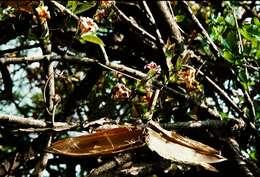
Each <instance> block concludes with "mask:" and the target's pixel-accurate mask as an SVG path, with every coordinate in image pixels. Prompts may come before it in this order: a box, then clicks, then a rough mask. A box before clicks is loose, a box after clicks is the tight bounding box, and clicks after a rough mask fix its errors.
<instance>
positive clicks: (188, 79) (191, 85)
mask: <svg viewBox="0 0 260 177" xmlns="http://www.w3.org/2000/svg"><path fill="white" fill-rule="evenodd" d="M195 73H196V70H195V69H186V70H184V71H179V72H178V77H179V81H178V82H179V83H183V84H185V87H186V89H187V90H188V91H195V90H198V89H199V83H198V81H196V79H195Z"/></svg>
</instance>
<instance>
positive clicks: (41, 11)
mask: <svg viewBox="0 0 260 177" xmlns="http://www.w3.org/2000/svg"><path fill="white" fill-rule="evenodd" d="M36 12H37V13H38V15H39V17H40V20H41V23H44V22H46V20H47V19H50V18H51V16H50V12H49V11H48V7H47V6H39V7H37V8H36Z"/></svg>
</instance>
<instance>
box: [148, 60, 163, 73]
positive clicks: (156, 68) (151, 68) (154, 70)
mask: <svg viewBox="0 0 260 177" xmlns="http://www.w3.org/2000/svg"><path fill="white" fill-rule="evenodd" d="M144 69H149V71H151V72H152V73H155V74H160V73H161V66H160V65H157V64H156V63H155V62H153V61H152V62H151V63H148V64H146V65H145V66H144Z"/></svg>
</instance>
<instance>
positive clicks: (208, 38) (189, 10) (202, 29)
mask: <svg viewBox="0 0 260 177" xmlns="http://www.w3.org/2000/svg"><path fill="white" fill-rule="evenodd" d="M181 2H182V3H183V4H184V5H185V7H186V8H187V10H188V12H189V14H190V15H191V17H192V19H193V20H194V22H195V23H196V25H197V26H198V27H199V29H201V32H202V34H203V35H204V36H205V37H206V38H207V40H208V42H209V44H210V45H211V46H212V48H213V49H214V52H215V53H216V54H217V55H220V51H219V49H218V47H217V46H216V44H215V43H214V42H213V41H212V39H211V38H210V36H209V34H208V32H207V31H206V30H205V28H204V27H203V26H202V24H201V23H200V21H199V20H198V18H197V17H196V16H195V15H194V14H193V12H192V10H191V8H190V6H189V5H188V3H187V2H186V1H181Z"/></svg>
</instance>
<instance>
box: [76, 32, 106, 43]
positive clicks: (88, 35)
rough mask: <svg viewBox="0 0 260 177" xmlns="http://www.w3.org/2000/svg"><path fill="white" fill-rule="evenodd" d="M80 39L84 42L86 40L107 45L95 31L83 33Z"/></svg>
mask: <svg viewBox="0 0 260 177" xmlns="http://www.w3.org/2000/svg"><path fill="white" fill-rule="evenodd" d="M79 41H80V42H81V43H83V44H84V43H86V42H91V43H94V44H98V45H105V44H104V42H103V41H102V39H100V38H99V37H97V36H96V35H95V34H93V33H85V34H82V35H81V38H80V39H79Z"/></svg>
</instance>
